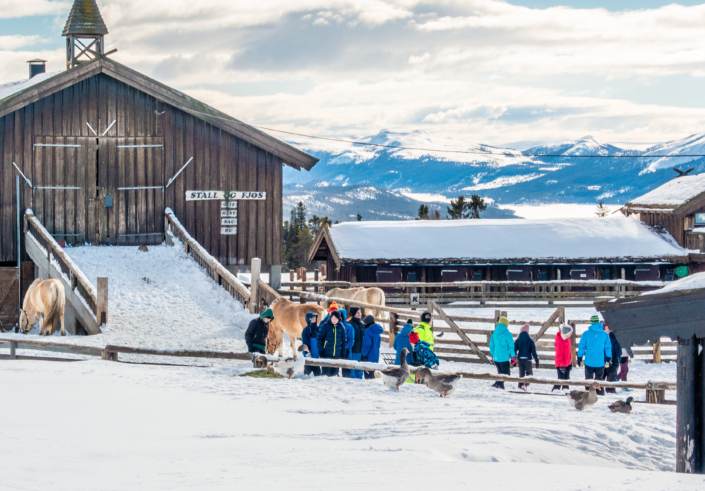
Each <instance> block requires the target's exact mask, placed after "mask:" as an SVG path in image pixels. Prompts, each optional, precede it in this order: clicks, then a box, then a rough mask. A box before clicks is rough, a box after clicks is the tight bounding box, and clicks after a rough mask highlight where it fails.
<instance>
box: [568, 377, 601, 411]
mask: <svg viewBox="0 0 705 491" xmlns="http://www.w3.org/2000/svg"><path fill="white" fill-rule="evenodd" d="M599 388H600V384H598V383H594V384H592V385H591V386H590V390H571V391H570V394H566V395H567V396H568V402H569V403H570V405H571V406H573V407H574V408H575V409H577V410H579V411H582V410H583V409H587V408H589V407H590V406H592V405H594V404H595V403H596V402H597V392H596V391H597V389H599Z"/></svg>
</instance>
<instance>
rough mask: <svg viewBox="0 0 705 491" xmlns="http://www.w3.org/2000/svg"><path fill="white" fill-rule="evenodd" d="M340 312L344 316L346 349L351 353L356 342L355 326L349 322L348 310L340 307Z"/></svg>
mask: <svg viewBox="0 0 705 491" xmlns="http://www.w3.org/2000/svg"><path fill="white" fill-rule="evenodd" d="M338 312H340V315H341V316H343V325H344V326H345V340H346V341H347V342H346V343H345V350H346V352H348V353H349V352H350V350H351V349H352V347H353V344H355V328H354V327H353V326H351V325H350V324H349V323H348V312H347V310H345V309H338Z"/></svg>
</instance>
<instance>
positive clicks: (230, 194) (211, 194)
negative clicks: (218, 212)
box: [186, 191, 267, 201]
mask: <svg viewBox="0 0 705 491" xmlns="http://www.w3.org/2000/svg"><path fill="white" fill-rule="evenodd" d="M236 199H247V200H250V199H256V200H261V199H267V193H265V192H264V191H186V201H203V200H236Z"/></svg>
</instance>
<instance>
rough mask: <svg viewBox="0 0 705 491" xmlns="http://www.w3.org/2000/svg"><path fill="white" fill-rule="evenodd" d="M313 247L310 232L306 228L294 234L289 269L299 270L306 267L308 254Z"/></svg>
mask: <svg viewBox="0 0 705 491" xmlns="http://www.w3.org/2000/svg"><path fill="white" fill-rule="evenodd" d="M312 245H313V239H312V238H311V232H309V230H308V227H304V228H303V229H301V230H299V231H298V232H297V233H296V241H295V242H294V245H293V247H292V249H291V254H290V259H289V267H290V268H301V267H304V266H308V253H309V252H310V250H311V246H312Z"/></svg>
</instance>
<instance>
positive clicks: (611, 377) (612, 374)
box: [604, 365, 618, 394]
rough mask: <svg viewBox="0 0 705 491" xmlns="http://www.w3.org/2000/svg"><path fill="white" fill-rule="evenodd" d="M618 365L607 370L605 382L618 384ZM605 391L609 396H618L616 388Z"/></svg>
mask: <svg viewBox="0 0 705 491" xmlns="http://www.w3.org/2000/svg"><path fill="white" fill-rule="evenodd" d="M617 367H618V366H617V365H613V366H611V367H609V368H605V375H604V380H607V381H608V382H616V381H617ZM605 391H606V392H607V393H608V394H616V393H617V389H615V388H614V387H607V388H606V389H605Z"/></svg>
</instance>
